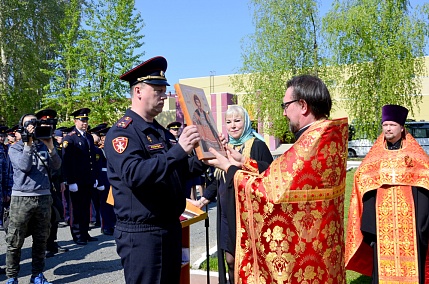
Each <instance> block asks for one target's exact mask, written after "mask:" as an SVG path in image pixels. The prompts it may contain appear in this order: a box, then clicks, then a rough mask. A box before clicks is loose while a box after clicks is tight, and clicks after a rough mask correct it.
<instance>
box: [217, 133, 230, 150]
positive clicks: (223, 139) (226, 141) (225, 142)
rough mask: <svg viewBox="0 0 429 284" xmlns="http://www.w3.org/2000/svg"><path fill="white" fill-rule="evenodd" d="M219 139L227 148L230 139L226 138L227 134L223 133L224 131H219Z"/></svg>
mask: <svg viewBox="0 0 429 284" xmlns="http://www.w3.org/2000/svg"><path fill="white" fill-rule="evenodd" d="M219 140H220V142H221V143H222V146H223V147H225V148H226V146H227V145H228V139H226V137H225V135H223V133H222V132H221V133H219Z"/></svg>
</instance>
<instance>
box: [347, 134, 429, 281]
mask: <svg viewBox="0 0 429 284" xmlns="http://www.w3.org/2000/svg"><path fill="white" fill-rule="evenodd" d="M385 143H386V142H385V139H384V135H383V134H382V135H380V136H379V137H378V139H377V141H376V142H375V143H374V146H373V147H372V148H371V150H370V152H369V153H368V154H367V155H366V157H365V159H364V160H363V161H362V163H361V165H360V166H359V168H358V169H357V171H356V173H355V176H354V184H353V192H352V196H351V201H350V210H349V219H348V227H347V242H346V255H345V258H346V269H350V270H354V271H357V272H359V273H362V274H364V275H368V276H370V275H371V274H372V269H373V249H372V248H371V247H370V246H369V245H368V244H367V243H365V242H364V241H363V235H362V232H361V224H362V212H363V199H362V198H363V196H364V194H365V193H367V192H369V191H372V190H377V195H376V203H375V207H376V211H375V212H376V235H377V254H378V278H379V283H419V278H418V277H419V272H418V270H419V268H418V267H419V266H418V252H417V235H416V216H415V206H414V200H413V194H412V191H411V187H412V186H416V187H421V188H425V189H429V157H428V155H427V154H426V153H425V152H424V150H423V149H422V148H421V147H420V145H419V144H418V143H417V141H416V140H415V139H414V138H413V137H412V136H411V135H410V134H409V133H406V136H405V139H402V148H401V149H398V150H388V149H387V148H386V145H385Z"/></svg>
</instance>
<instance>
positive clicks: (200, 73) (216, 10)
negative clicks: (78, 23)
mask: <svg viewBox="0 0 429 284" xmlns="http://www.w3.org/2000/svg"><path fill="white" fill-rule="evenodd" d="M320 2H322V5H321V7H320V11H321V12H322V13H324V12H325V11H327V10H329V8H330V6H331V3H332V1H331V0H323V1H320ZM410 2H411V4H412V6H415V4H422V3H424V2H427V1H423V0H411V1H410ZM136 9H137V10H138V11H139V12H140V13H141V15H142V18H143V19H144V23H145V27H144V28H143V30H142V34H144V35H145V37H144V39H143V41H144V42H145V44H144V45H143V47H142V50H143V51H144V52H145V55H144V58H143V59H144V60H146V59H149V58H151V57H153V56H157V55H161V56H164V57H165V58H166V59H167V61H168V69H167V72H166V77H167V79H168V82H169V83H170V85H171V86H170V87H169V88H168V89H167V91H172V92H173V93H174V86H173V85H174V84H175V83H178V82H179V79H184V78H194V77H206V76H210V75H211V74H213V75H229V74H234V73H237V70H238V69H239V68H240V67H241V41H242V39H243V38H245V37H246V36H248V35H250V34H252V33H253V31H254V26H253V23H252V17H253V15H252V13H251V10H250V8H249V3H248V1H246V0H216V1H213V0H158V1H153V0H152V1H150V2H149V1H148V0H136Z"/></svg>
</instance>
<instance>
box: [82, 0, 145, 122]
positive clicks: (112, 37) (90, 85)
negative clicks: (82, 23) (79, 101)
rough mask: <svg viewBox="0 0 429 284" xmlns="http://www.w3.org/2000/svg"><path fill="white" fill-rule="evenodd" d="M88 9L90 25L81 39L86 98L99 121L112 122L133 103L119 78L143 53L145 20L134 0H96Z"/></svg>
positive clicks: (92, 114) (88, 23)
mask: <svg viewBox="0 0 429 284" xmlns="http://www.w3.org/2000/svg"><path fill="white" fill-rule="evenodd" d="M86 12H87V17H86V18H87V21H86V26H88V29H87V30H86V31H85V36H84V38H83V39H82V41H81V44H82V47H83V49H84V50H85V54H84V56H83V58H82V60H81V62H82V64H83V73H84V74H85V80H84V81H83V82H82V86H83V88H82V95H83V97H84V99H83V100H84V101H85V103H87V104H89V105H91V106H92V112H91V116H92V117H93V118H92V119H94V120H95V122H96V123H100V122H107V123H113V122H115V121H116V120H117V119H118V118H119V116H120V115H122V114H123V112H124V110H125V109H126V108H127V107H128V106H129V104H130V102H129V99H128V98H127V95H128V94H129V85H128V84H127V83H124V82H122V81H120V80H119V75H121V74H122V73H124V72H126V71H127V70H129V69H131V68H132V67H133V66H134V65H135V64H136V62H138V61H139V59H140V58H141V57H142V56H143V54H142V53H138V54H136V50H137V49H138V48H140V47H141V46H142V45H143V42H142V39H143V37H144V36H143V35H142V34H141V30H142V28H143V26H144V23H143V19H142V18H141V15H140V13H138V12H136V10H135V8H134V0H105V1H98V2H93V3H92V4H91V5H90V6H89V7H88V9H87V10H86Z"/></svg>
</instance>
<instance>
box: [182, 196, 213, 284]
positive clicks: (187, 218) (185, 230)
mask: <svg viewBox="0 0 429 284" xmlns="http://www.w3.org/2000/svg"><path fill="white" fill-rule="evenodd" d="M206 218H207V213H206V212H204V211H203V210H201V209H200V208H198V207H196V206H194V205H193V204H192V203H190V202H189V201H186V209H185V212H183V213H182V216H180V220H181V224H182V248H183V249H187V251H188V256H189V259H190V235H189V226H190V225H192V224H194V223H197V222H200V221H202V220H204V219H206ZM190 269H191V264H190V260H188V261H187V262H184V263H182V270H181V272H180V284H189V283H190V282H191V275H190V272H189V270H190Z"/></svg>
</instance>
